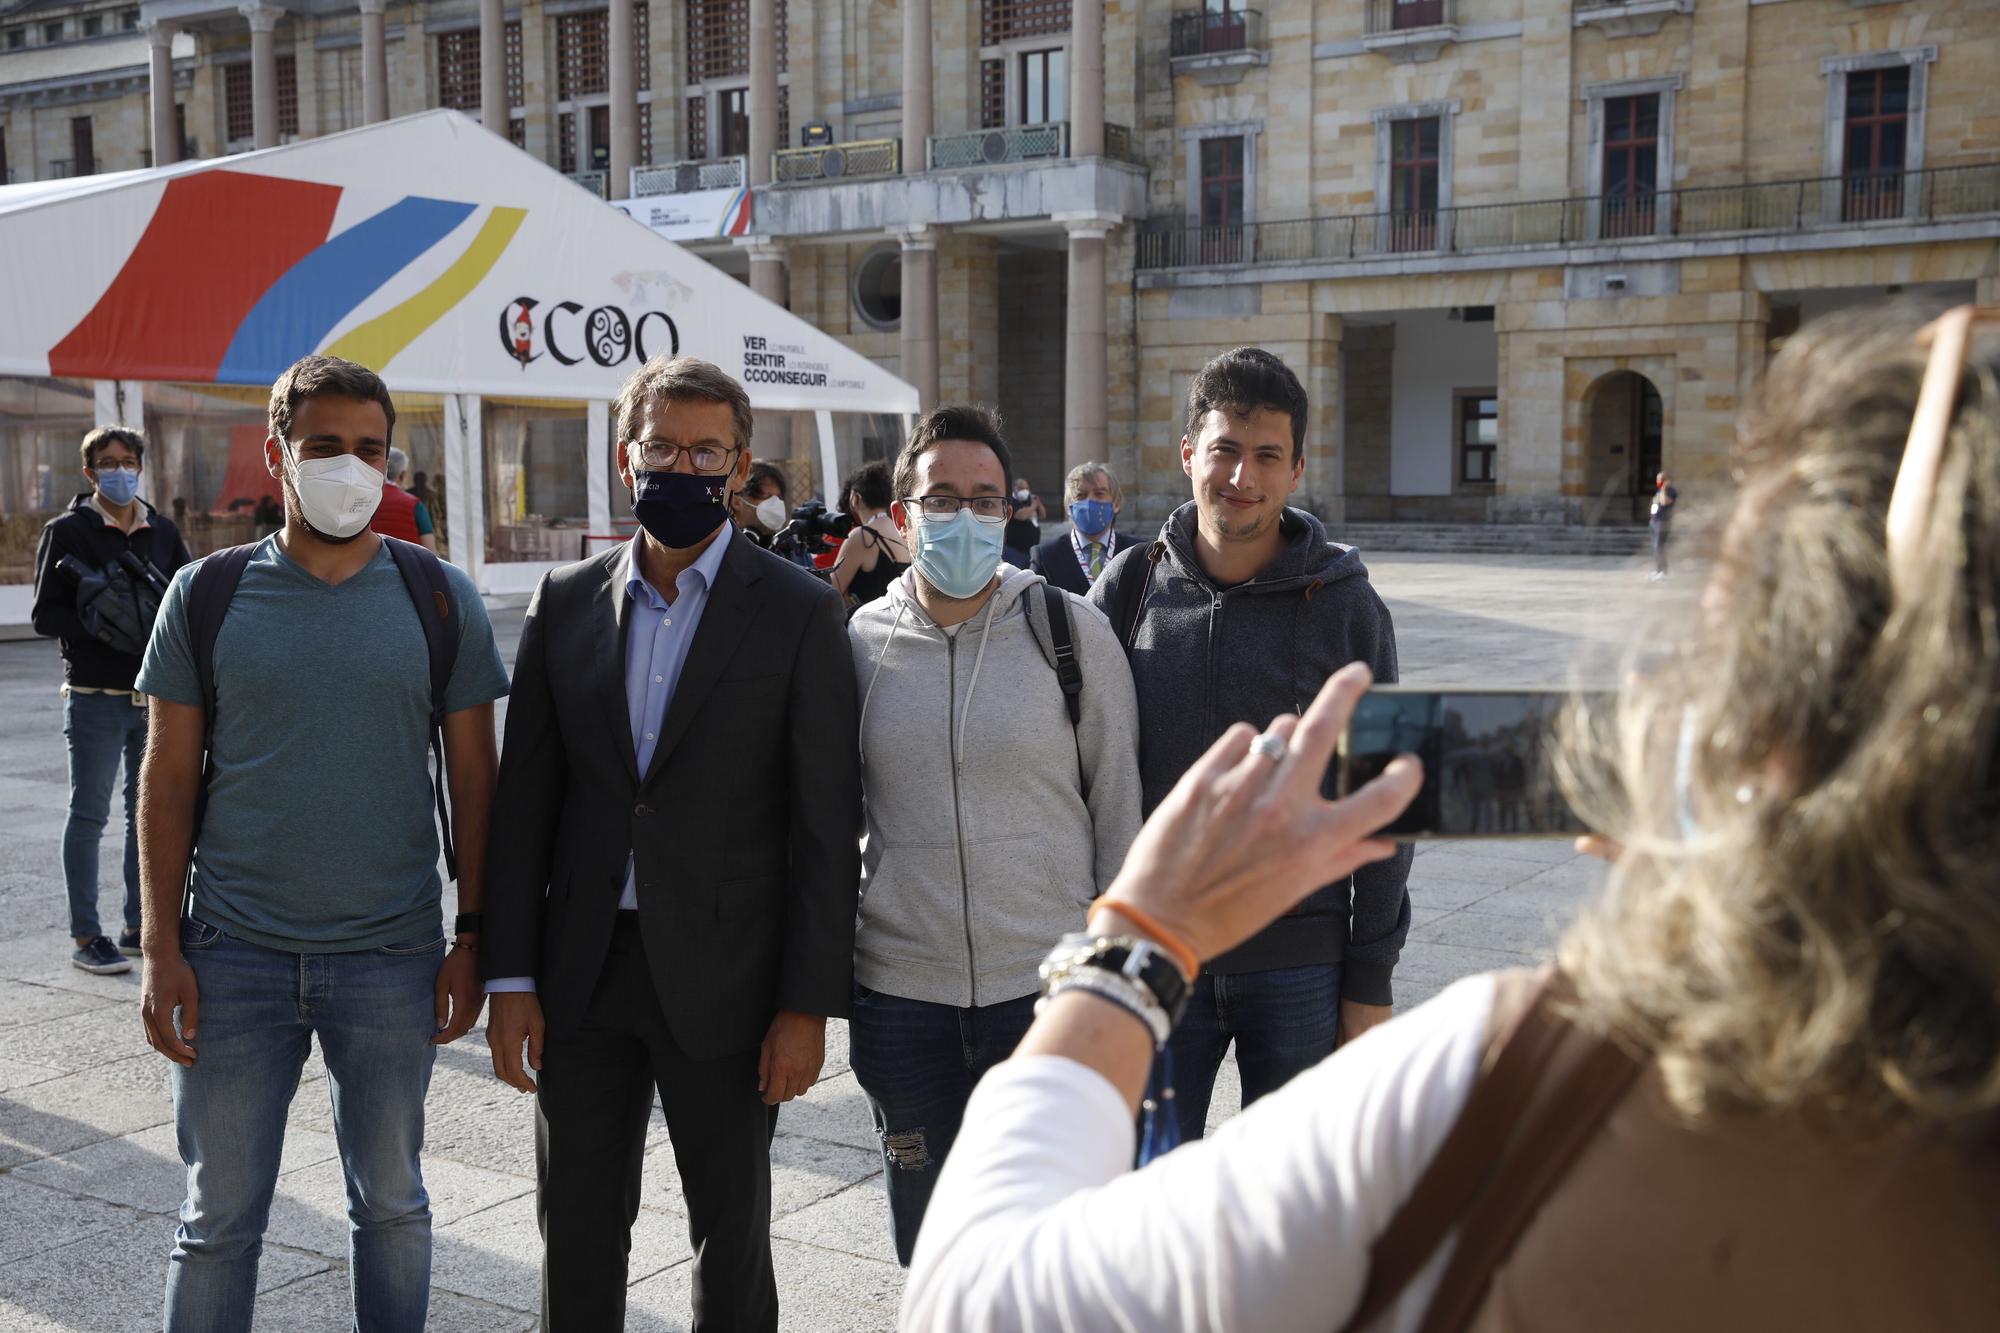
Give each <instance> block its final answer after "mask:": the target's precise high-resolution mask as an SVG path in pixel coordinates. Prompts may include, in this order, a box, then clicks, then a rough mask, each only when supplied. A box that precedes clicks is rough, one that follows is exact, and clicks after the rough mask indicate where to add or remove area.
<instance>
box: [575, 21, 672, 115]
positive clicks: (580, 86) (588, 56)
mask: <svg viewBox="0 0 2000 1333" xmlns="http://www.w3.org/2000/svg"><path fill="white" fill-rule="evenodd" d="M651 27H652V23H651V15H650V13H649V12H648V8H647V6H646V5H644V4H635V5H633V6H632V47H633V50H634V52H635V53H636V55H637V59H636V61H635V63H636V64H637V66H638V75H639V82H638V86H639V88H640V90H641V91H644V90H645V89H647V88H650V87H651V86H652V68H651V66H652V62H651V61H650V60H648V59H647V56H646V53H647V50H648V48H649V47H650V45H651V43H652V36H651V31H650V30H651ZM610 90H611V12H610V11H609V10H605V9H593V10H591V11H589V12H588V13H583V14H564V15H562V16H560V17H559V18H557V19H556V100H557V101H558V102H570V101H574V100H576V99H577V98H579V97H595V96H598V95H600V94H602V93H606V92H609V91H610Z"/></svg>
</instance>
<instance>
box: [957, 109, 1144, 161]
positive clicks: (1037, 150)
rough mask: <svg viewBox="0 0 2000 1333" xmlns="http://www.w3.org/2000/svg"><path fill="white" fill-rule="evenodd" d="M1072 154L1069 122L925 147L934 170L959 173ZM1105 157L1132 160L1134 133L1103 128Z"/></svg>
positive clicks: (980, 133) (975, 134) (1005, 129)
mask: <svg viewBox="0 0 2000 1333" xmlns="http://www.w3.org/2000/svg"><path fill="white" fill-rule="evenodd" d="M1069 155H1070V129H1069V122H1068V121H1066V120H1052V121H1048V122H1046V123H1044V124H1040V125H1006V126H999V127H996V128H994V129H990V130H973V131H971V132H969V133H966V134H934V135H932V136H931V137H930V139H929V141H928V142H927V143H926V144H925V156H926V160H927V162H928V165H929V168H930V170H932V171H957V170H963V169H964V168H967V167H997V166H1003V165H1005V164H1006V163H1009V162H1032V161H1035V160H1037V159H1041V158H1064V157H1068V156H1069ZM1104 155H1105V156H1106V157H1115V158H1118V159H1119V160H1120V161H1125V162H1129V161H1131V160H1133V159H1132V131H1131V130H1129V129H1127V128H1126V127H1125V126H1123V125H1113V124H1110V123H1108V122H1107V123H1106V124H1105V126H1104Z"/></svg>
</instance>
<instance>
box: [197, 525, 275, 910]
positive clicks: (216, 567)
mask: <svg viewBox="0 0 2000 1333" xmlns="http://www.w3.org/2000/svg"><path fill="white" fill-rule="evenodd" d="M256 553H257V543H255V542H249V543H247V544H245V545H242V546H231V547H227V548H225V549H224V550H220V551H216V552H214V553H213V554H211V555H209V556H208V557H207V558H206V559H204V560H203V561H202V562H201V568H199V569H197V570H195V572H194V579H193V581H192V582H190V583H189V584H188V599H187V620H188V640H189V644H190V646H191V647H192V648H193V649H194V679H195V685H196V687H197V688H198V689H199V690H200V691H201V786H200V787H199V788H198V789H197V790H196V792H195V797H194V824H193V825H192V827H190V829H189V830H188V833H189V837H188V848H189V853H190V855H189V859H188V883H189V885H190V887H192V885H193V882H194V859H193V855H192V852H193V848H194V845H195V843H196V842H197V841H198V840H199V839H200V837H201V821H202V817H203V816H204V815H206V814H207V813H208V784H209V783H210V782H212V781H213V780H214V778H215V641H216V640H217V639H218V638H220V637H221V636H222V622H223V620H224V619H226V618H227V617H228V615H229V602H230V599H231V598H233V597H235V596H236V585H237V584H239V583H241V582H242V581H243V571H244V569H245V568H246V567H247V566H248V565H249V563H250V557H251V556H253V555H255V554H256ZM183 906H185V904H183Z"/></svg>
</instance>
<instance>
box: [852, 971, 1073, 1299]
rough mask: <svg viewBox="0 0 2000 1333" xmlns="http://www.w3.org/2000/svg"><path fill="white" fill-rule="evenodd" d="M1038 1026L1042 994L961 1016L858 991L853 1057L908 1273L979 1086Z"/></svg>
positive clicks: (892, 1227) (947, 1008)
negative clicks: (879, 1147) (878, 1140)
mask: <svg viewBox="0 0 2000 1333" xmlns="http://www.w3.org/2000/svg"><path fill="white" fill-rule="evenodd" d="M1034 1021H1035V997H1034V996H1033V995H1023V996H1022V997H1021V998H1020V999H1018V1000H1003V1001H1002V1002H1001V1003H999V1004H989V1005H985V1006H983V1007H981V1008H977V1009H960V1008H957V1007H955V1006H953V1005H949V1004H930V1003H927V1002H926V1001H923V1000H906V999H903V998H902V997H900V996H896V995H884V994H882V993H881V992H880V991H871V990H867V989H864V988H863V987H860V986H857V987H855V988H854V1016H853V1017H852V1018H851V1019H849V1020H848V1027H847V1040H848V1056H847V1059H848V1064H849V1065H851V1066H852V1067H853V1069H854V1078H855V1081H856V1082H858V1083H859V1084H860V1085H861V1090H862V1091H863V1092H864V1093H866V1094H868V1109H869V1111H870V1112H871V1113H872V1114H873V1115H874V1117H875V1132H876V1134H878V1135H880V1136H881V1139H882V1163H883V1177H884V1179H885V1180H886V1181H887V1183H888V1186H889V1231H890V1234H891V1235H892V1236H893V1237H894V1239H895V1242H896V1261H897V1262H898V1263H900V1264H902V1265H903V1266H904V1267H908V1266H909V1263H910V1255H911V1253H912V1252H913V1251H914V1250H915V1249H916V1247H917V1230H918V1228H920V1227H921V1226H922V1225H923V1222H924V1210H925V1209H926V1208H928V1207H929V1206H930V1202H931V1191H932V1190H933V1189H935V1188H936V1187H937V1178H938V1172H939V1171H940V1170H941V1169H942V1168H943V1167H944V1159H945V1154H946V1153H948V1152H950V1151H951V1145H952V1142H953V1141H954V1140H955V1139H957V1138H958V1127H959V1124H960V1122H961V1121H962V1120H963V1119H964V1118H965V1103H966V1102H967V1100H969V1099H970V1098H971V1096H972V1089H973V1087H974V1085H976V1084H977V1083H978V1082H979V1080H980V1078H981V1077H982V1076H983V1075H984V1074H985V1073H986V1071H987V1070H989V1069H991V1068H993V1066H994V1065H997V1064H999V1063H1000V1062H1001V1061H1002V1060H1005V1059H1006V1058H1007V1057H1008V1056H1010V1055H1012V1054H1013V1053H1014V1048H1015V1047H1016V1046H1018V1045H1020V1044H1021V1037H1022V1035H1023V1034H1024V1033H1026V1032H1027V1030H1028V1025H1029V1024H1030V1023H1033V1022H1034Z"/></svg>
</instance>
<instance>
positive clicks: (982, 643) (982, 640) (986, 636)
mask: <svg viewBox="0 0 2000 1333" xmlns="http://www.w3.org/2000/svg"><path fill="white" fill-rule="evenodd" d="M999 606H1000V593H999V591H998V590H997V589H996V590H995V591H994V593H993V595H992V596H991V597H988V598H987V599H986V619H985V620H984V621H982V622H981V623H980V626H979V652H978V653H977V654H976V655H975V656H974V657H973V659H972V679H971V680H969V681H967V682H966V684H965V706H964V707H963V708H961V709H959V710H958V735H957V736H955V737H954V738H953V741H954V744H953V745H952V749H951V762H952V766H953V767H954V768H962V767H963V766H964V764H965V719H966V717H967V716H968V715H969V714H970V713H971V712H972V692H973V691H974V690H976V689H978V688H979V668H980V667H981V666H983V665H985V663H986V645H987V644H989V643H991V642H993V613H994V611H995V610H997V609H998V608H999Z"/></svg>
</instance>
